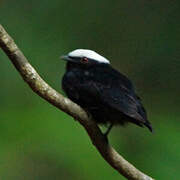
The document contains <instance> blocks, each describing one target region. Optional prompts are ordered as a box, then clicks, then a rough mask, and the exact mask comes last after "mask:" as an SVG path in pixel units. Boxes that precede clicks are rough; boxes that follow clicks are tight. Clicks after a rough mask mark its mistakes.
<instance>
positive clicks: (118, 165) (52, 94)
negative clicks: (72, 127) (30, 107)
mask: <svg viewBox="0 0 180 180" xmlns="http://www.w3.org/2000/svg"><path fill="white" fill-rule="evenodd" d="M0 47H1V48H2V50H3V51H4V52H5V53H6V55H7V56H8V57H9V59H10V60H11V62H12V63H13V64H14V66H15V67H16V69H17V70H18V71H19V73H20V74H21V76H22V78H23V79H24V81H25V82H26V83H27V84H28V85H29V86H30V88H31V89H32V90H33V91H34V92H35V93H37V94H38V95H39V96H41V97H42V98H43V99H45V100H46V101H48V102H49V103H51V104H52V105H54V106H56V107H57V108H58V109H60V110H61V111H64V112H66V113H67V114H69V115H70V116H72V117H73V118H75V119H76V120H78V121H79V123H80V124H81V125H82V126H83V127H84V128H85V130H86V132H87V133H88V135H89V137H90V139H91V141H92V143H93V145H94V146H95V147H96V148H97V150H98V151H99V153H100V154H101V155H102V157H103V158H104V159H105V160H106V161H107V163H109V164H110V165H111V166H112V167H113V168H114V169H116V170H117V171H118V172H119V173H120V174H122V175H123V176H124V177H126V178H127V179H129V180H153V179H152V178H151V177H149V176H147V175H146V174H144V173H142V172H141V171H139V170H138V169H136V168H135V167H134V166H133V165H131V164H130V163H129V162H128V161H126V160H125V159H124V158H123V157H122V156H121V155H119V154H118V153H117V152H116V151H115V150H114V149H113V148H112V147H111V146H110V144H109V143H108V142H107V141H106V139H105V138H104V136H103V134H102V132H101V131H100V129H99V127H98V126H97V124H96V123H95V122H94V121H93V120H92V119H91V118H90V117H88V115H87V113H86V112H85V111H84V110H83V109H82V108H81V107H80V106H78V105H77V104H75V103H74V102H72V101H71V100H70V99H68V98H66V97H64V96H62V95H61V94H60V93H58V92H57V91H55V90H54V89H53V88H52V87H50V86H49V85H48V84H47V83H46V82H45V81H44V80H43V79H42V78H41V77H40V76H39V74H38V73H37V72H36V70H35V69H34V68H33V67H32V66H31V64H30V63H29V62H28V60H27V59H26V57H25V56H24V55H23V53H22V52H21V51H20V49H19V48H18V47H17V45H16V44H15V43H14V41H13V39H12V38H11V37H10V36H9V35H8V34H7V32H6V31H5V30H4V28H3V27H2V25H0Z"/></svg>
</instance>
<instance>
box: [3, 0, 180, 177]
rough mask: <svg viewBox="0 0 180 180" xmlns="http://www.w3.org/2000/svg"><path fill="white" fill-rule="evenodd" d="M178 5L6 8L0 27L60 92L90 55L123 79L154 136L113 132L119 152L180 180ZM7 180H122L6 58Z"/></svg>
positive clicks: (27, 3) (31, 3)
mask: <svg viewBox="0 0 180 180" xmlns="http://www.w3.org/2000/svg"><path fill="white" fill-rule="evenodd" d="M179 19H180V3H179V1H176V0H174V1H170V0H164V1H162V0H156V1H154V0H151V1H145V0H139V1H130V0H127V1H122V0H115V1H108V0H104V1H95V0H91V1H87V0H85V1H73V0H69V1H66V0H61V1H59V0H52V1H47V0H44V1H36V0H19V1H15V0H6V1H5V0H4V1H3V0H1V1H0V23H1V24H2V25H3V26H4V27H5V28H6V30H7V31H8V32H9V34H10V35H11V36H12V37H13V38H14V40H15V41H16V43H17V44H18V45H19V47H20V48H21V50H22V51H23V52H24V54H25V55H26V56H27V58H28V59H29V60H30V62H31V63H32V65H33V66H34V67H35V68H36V69H37V71H38V72H39V73H40V75H41V76H42V77H43V78H44V79H45V80H46V81H47V82H48V83H49V84H50V85H52V86H53V87H54V88H55V89H57V90H58V91H60V92H62V90H61V86H60V84H61V78H62V75H63V73H64V69H65V62H63V61H61V60H60V59H59V56H60V55H62V54H65V53H67V52H69V51H71V50H73V49H76V48H88V49H93V50H95V51H97V52H99V53H100V54H102V55H104V56H105V57H107V58H108V59H110V60H111V64H112V66H114V67H116V69H119V70H120V71H121V72H123V73H124V74H126V75H127V76H128V77H129V78H130V79H131V80H133V82H134V84H135V85H136V88H137V91H138V94H139V95H140V96H141V97H142V99H143V104H144V105H145V107H146V109H147V111H148V116H149V120H150V121H151V122H152V124H153V127H154V129H155V133H154V134H151V133H149V131H148V130H147V129H145V128H144V129H141V128H139V127H136V126H134V125H129V126H127V127H126V128H123V127H117V128H114V129H113V131H112V132H111V134H110V137H109V138H110V142H111V143H112V145H113V146H114V147H115V148H116V149H117V150H118V151H119V152H120V153H121V154H122V155H123V156H124V157H125V158H126V159H127V160H129V161H130V162H132V163H133V164H134V165H135V166H136V167H138V168H139V169H141V170H142V171H144V172H146V173H147V174H149V175H151V176H153V177H155V178H156V179H158V180H165V179H167V180H169V179H173V180H177V179H180V172H179V163H180V141H179V139H180V126H179V118H180V96H179V94H180V92H179V90H180V21H179ZM0 77H1V78H0V85H1V88H0V179H3V180H16V179H17V180H21V179H22V180H26V179H27V180H31V179H32V180H41V179H43V180H46V179H47V180H49V179H53V180H56V179H68V180H71V179H78V180H81V179H83V180H84V179H86V180H92V179H103V180H106V179H107V180H111V179H122V180H123V179H124V178H123V177H121V176H119V174H118V173H117V172H116V171H114V170H113V169H112V168H111V167H110V166H109V165H108V164H107V163H106V162H105V161H104V160H103V159H102V158H101V157H100V155H99V154H98V152H97V151H96V149H95V148H94V147H93V146H92V144H91V142H90V140H89V138H88V136H87V135H86V133H85V131H84V130H83V128H82V127H81V126H80V125H79V124H78V123H77V122H75V121H74V120H73V119H72V118H71V117H69V116H68V115H66V114H65V113H63V112H61V111H59V110H57V109H56V108H54V107H52V106H51V105H49V104H48V103H47V102H45V101H44V100H42V99H41V98H39V97H38V96H37V95H35V94H34V93H33V92H32V91H31V90H30V88H29V87H28V86H27V85H26V84H25V83H24V82H23V81H22V79H21V77H20V76H19V74H18V73H17V72H16V70H15V68H14V67H13V66H12V64H11V63H10V62H9V60H8V58H7V57H6V56H5V54H4V53H3V52H2V51H0Z"/></svg>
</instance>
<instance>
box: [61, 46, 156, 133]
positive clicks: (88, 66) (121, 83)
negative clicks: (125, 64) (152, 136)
mask: <svg viewBox="0 0 180 180" xmlns="http://www.w3.org/2000/svg"><path fill="white" fill-rule="evenodd" d="M61 59H63V60H65V61H67V63H66V70H65V73H64V75H63V78H62V89H63V90H64V92H65V94H66V95H67V97H68V98H69V99H71V100H72V101H73V102H75V103H76V104H78V105H79V106H81V107H82V108H83V109H84V110H85V111H86V112H87V113H88V114H89V115H91V117H92V119H93V120H94V121H95V122H96V123H97V124H100V125H108V126H109V127H108V129H107V131H106V132H105V133H104V135H105V136H107V135H108V134H109V132H110V130H111V129H112V127H113V126H114V125H125V124H128V123H133V124H136V125H138V126H140V127H144V126H146V127H147V128H148V129H149V130H150V131H151V132H152V131H153V129H152V126H151V123H150V122H149V121H148V119H147V113H146V110H145V108H144V107H143V105H142V102H141V99H140V98H139V96H138V95H137V94H136V91H135V87H134V85H133V84H132V82H131V81H130V80H129V79H128V78H127V77H126V76H125V75H124V74H122V73H121V72H119V71H118V70H116V69H114V68H113V67H112V66H111V64H110V61H109V60H108V59H106V58H105V57H103V56H101V55H100V54H98V53H97V52H95V51H92V50H88V49H76V50H73V51H71V52H69V53H68V54H67V55H64V56H61Z"/></svg>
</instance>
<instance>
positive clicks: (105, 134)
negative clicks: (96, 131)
mask: <svg viewBox="0 0 180 180" xmlns="http://www.w3.org/2000/svg"><path fill="white" fill-rule="evenodd" d="M112 127H113V123H111V124H110V126H109V127H108V129H107V131H106V132H105V133H104V136H106V137H107V136H108V134H109V132H110V130H111V129H112Z"/></svg>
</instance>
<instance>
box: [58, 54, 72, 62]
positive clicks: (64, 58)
mask: <svg viewBox="0 0 180 180" xmlns="http://www.w3.org/2000/svg"><path fill="white" fill-rule="evenodd" d="M60 58H61V59H63V60H65V61H72V59H71V58H70V57H69V56H66V55H65V56H61V57H60Z"/></svg>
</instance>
